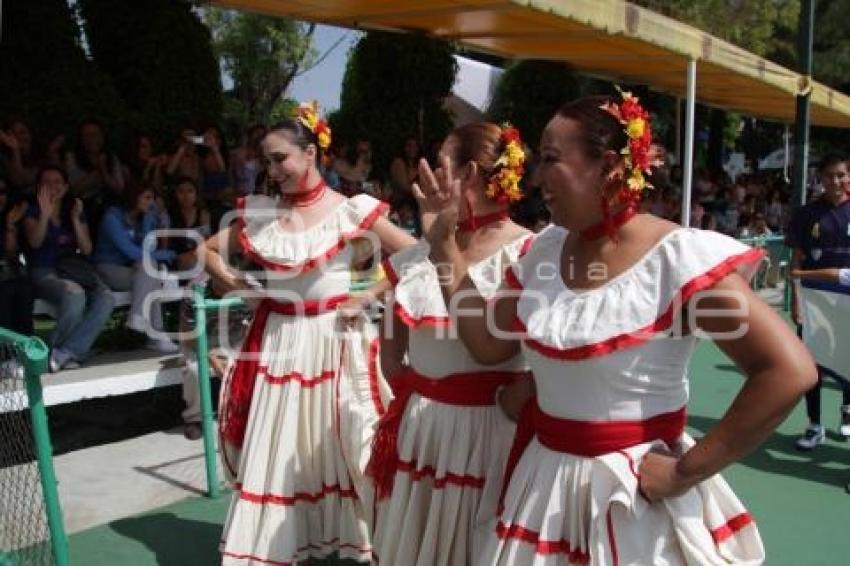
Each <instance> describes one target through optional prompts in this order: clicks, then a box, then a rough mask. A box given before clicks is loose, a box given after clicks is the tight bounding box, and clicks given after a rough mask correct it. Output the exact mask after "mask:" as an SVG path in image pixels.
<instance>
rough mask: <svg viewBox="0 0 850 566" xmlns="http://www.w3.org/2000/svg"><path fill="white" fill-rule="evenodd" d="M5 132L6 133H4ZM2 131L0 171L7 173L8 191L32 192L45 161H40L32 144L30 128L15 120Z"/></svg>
mask: <svg viewBox="0 0 850 566" xmlns="http://www.w3.org/2000/svg"><path fill="white" fill-rule="evenodd" d="M4 130H5V131H4ZM4 130H0V170H2V171H4V172H5V175H6V177H7V178H6V184H7V187H6V188H7V190H10V191H11V190H12V189H15V192H31V191H32V190H33V189H34V187H35V177H36V175H38V167H39V164H40V163H41V162H43V161H44V160H43V159H39V158H38V156H37V154H36V152H35V150H34V148H33V143H32V134H31V133H30V129H29V126H27V124H26V123H25V122H24V121H23V120H20V119H17V118H14V119H12V120H10V121H9V123H8V124H6V127H5V128H4Z"/></svg>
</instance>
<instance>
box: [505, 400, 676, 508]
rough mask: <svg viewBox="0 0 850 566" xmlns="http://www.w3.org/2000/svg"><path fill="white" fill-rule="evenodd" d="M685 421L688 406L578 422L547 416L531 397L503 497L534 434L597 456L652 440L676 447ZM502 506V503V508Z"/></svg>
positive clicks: (554, 445) (550, 444) (562, 448)
mask: <svg viewBox="0 0 850 566" xmlns="http://www.w3.org/2000/svg"><path fill="white" fill-rule="evenodd" d="M686 421H687V412H686V410H685V407H682V408H681V409H679V410H677V411H673V412H671V413H664V414H661V415H656V416H654V417H651V418H649V419H646V420H642V421H607V422H594V421H575V420H571V419H561V418H558V417H553V416H551V415H547V414H546V413H544V412H543V411H541V410H540V407H539V406H538V405H537V401H536V400H535V399H532V400H530V401H529V402H528V403H526V405H525V407H523V410H522V414H521V415H520V420H519V422H518V423H517V428H516V433H515V435H514V442H513V445H512V446H511V452H510V455H509V456H508V463H507V465H506V467H505V478H504V481H503V484H502V500H504V497H505V492H506V491H507V488H508V484H509V483H510V481H511V476H512V475H513V472H514V469H516V466H517V464H518V463H519V459H520V457H521V456H522V453H523V452H524V451H525V448H526V447H527V446H528V444H529V443H530V442H531V439H532V438H534V436H535V435H536V436H537V440H538V441H539V442H540V444H542V445H543V446H545V447H547V448H549V449H551V450H555V451H557V452H564V453H567V454H574V455H576V456H583V457H585V458H594V457H596V456H602V455H603V454H609V453H611V452H616V451H618V450H624V449H626V448H630V447H632V446H636V445H638V444H643V443H645V442H651V441H653V440H663V441H664V442H666V443H667V444H668V446H673V445H674V444H675V443H676V442H677V441H678V439H679V437H680V436H681V435H682V432H683V431H684V430H685V423H686ZM501 506H502V505H501V502H500V504H499V508H500V509H501Z"/></svg>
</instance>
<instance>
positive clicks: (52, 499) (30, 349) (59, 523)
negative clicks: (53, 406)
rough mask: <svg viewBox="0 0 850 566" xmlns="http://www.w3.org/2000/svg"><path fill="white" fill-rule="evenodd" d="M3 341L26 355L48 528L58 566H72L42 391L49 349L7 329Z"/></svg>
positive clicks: (38, 341)
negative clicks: (69, 559) (12, 344)
mask: <svg viewBox="0 0 850 566" xmlns="http://www.w3.org/2000/svg"><path fill="white" fill-rule="evenodd" d="M0 337H2V338H3V339H5V340H7V341H9V342H12V343H14V344H15V345H16V346H17V347H19V348H20V349H21V350H22V351H23V354H24V372H25V374H24V375H25V382H26V388H27V399H28V404H29V409H30V420H31V421H32V430H33V437H34V439H35V455H36V464H37V465H38V472H39V477H40V479H41V491H42V495H43V496H44V510H45V513H46V514H47V527H48V528H49V529H50V545H51V547H52V548H53V558H54V560H55V561H56V565H57V566H68V539H67V537H66V536H65V523H64V521H63V519H62V506H61V505H60V503H59V492H58V491H57V489H56V472H55V471H54V469H53V448H52V446H51V443H50V430H49V429H48V428H47V412H46V411H45V409H44V398H43V396H42V390H41V375H42V374H43V373H44V372H45V371H46V370H47V357H48V353H49V350H48V348H47V345H46V344H45V343H44V342H42V341H41V339H39V338H34V337H32V338H30V337H26V336H21V335H20V334H16V333H14V332H11V331H9V330H6V329H0Z"/></svg>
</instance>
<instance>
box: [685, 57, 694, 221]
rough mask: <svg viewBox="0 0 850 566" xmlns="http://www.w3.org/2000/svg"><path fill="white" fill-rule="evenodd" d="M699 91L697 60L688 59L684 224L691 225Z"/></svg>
mask: <svg viewBox="0 0 850 566" xmlns="http://www.w3.org/2000/svg"><path fill="white" fill-rule="evenodd" d="M696 93H697V62H696V60H694V59H691V60H689V61H688V98H687V100H686V102H685V103H686V104H687V108H686V111H685V158H684V160H683V161H682V226H683V227H685V228H688V227H689V226H690V225H691V186H692V185H693V180H694V110H695V105H696Z"/></svg>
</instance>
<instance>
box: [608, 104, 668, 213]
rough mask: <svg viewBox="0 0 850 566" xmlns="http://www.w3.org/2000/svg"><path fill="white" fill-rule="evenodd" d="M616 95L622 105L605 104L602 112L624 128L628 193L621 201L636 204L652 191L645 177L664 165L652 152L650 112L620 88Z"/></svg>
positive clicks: (623, 195)
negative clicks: (626, 139) (655, 168)
mask: <svg viewBox="0 0 850 566" xmlns="http://www.w3.org/2000/svg"><path fill="white" fill-rule="evenodd" d="M617 92H619V93H620V96H621V97H622V98H623V101H622V102H621V103H620V104H616V103H611V102H609V103H606V104H604V105H602V106H601V107H600V108H601V109H602V110H604V111H606V112H608V113H609V114H611V115H612V116H613V117H614V118H616V119H617V121H619V122H620V123H621V124H622V125H623V126H624V129H623V130H624V131H625V132H626V135H627V136H628V138H629V141H628V142H627V143H626V147H624V148H623V149H622V150H620V154H621V155H622V156H623V158H624V160H625V164H626V173H625V181H626V186H625V187H624V189H625V190H623V191H621V193H620V200H622V201H625V202H630V203H633V202H635V201H637V200H638V199H640V195H641V192H643V190H644V189H647V188H650V189H651V188H652V185H651V184H650V183H649V181H647V180H646V176H647V175H649V173H650V172H651V168H652V167H657V166H659V165H661V162H660V160H659V159H658V158H657V155H656V152H655V151H654V150H653V149H652V127H651V125H650V122H649V112H647V111H646V109H645V108H644V107H643V106H641V105H640V102H639V100H638V98H637V97H636V96H632V93H630V92H624V91H622V90H620V87H617Z"/></svg>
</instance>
